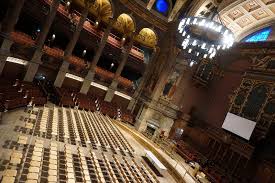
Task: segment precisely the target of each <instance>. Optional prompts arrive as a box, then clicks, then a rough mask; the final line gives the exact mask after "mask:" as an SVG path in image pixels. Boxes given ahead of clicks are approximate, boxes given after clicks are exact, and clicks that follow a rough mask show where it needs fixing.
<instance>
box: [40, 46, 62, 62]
mask: <svg viewBox="0 0 275 183" xmlns="http://www.w3.org/2000/svg"><path fill="white" fill-rule="evenodd" d="M43 51H44V52H45V53H46V54H47V55H49V56H52V57H55V58H58V59H61V58H63V56H64V51H63V50H61V49H59V48H51V47H48V46H45V45H44V47H43Z"/></svg>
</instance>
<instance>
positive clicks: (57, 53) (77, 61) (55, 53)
mask: <svg viewBox="0 0 275 183" xmlns="http://www.w3.org/2000/svg"><path fill="white" fill-rule="evenodd" d="M11 39H12V40H13V41H14V42H15V43H18V44H20V45H24V46H28V47H33V46H35V40H33V39H32V38H31V36H29V35H28V34H25V33H23V32H12V33H11ZM43 51H44V53H45V54H47V55H49V56H51V57H54V58H57V59H62V58H63V56H64V51H63V50H61V49H59V48H51V47H48V46H46V45H44V46H43ZM68 62H69V63H70V64H72V65H74V66H75V67H76V69H75V70H76V71H77V72H78V71H80V70H82V69H85V68H86V63H85V61H84V59H81V58H79V57H77V56H71V57H70V58H69V59H68ZM95 72H96V75H98V76H99V78H100V79H102V80H104V81H106V82H107V83H109V82H111V81H112V80H113V78H114V76H115V74H114V73H112V72H110V71H107V70H104V69H102V68H100V67H96V71H95ZM118 82H119V86H121V87H122V88H123V89H125V90H127V91H128V90H129V91H132V88H133V87H132V86H133V85H132V81H130V80H128V79H126V78H123V77H119V78H118Z"/></svg>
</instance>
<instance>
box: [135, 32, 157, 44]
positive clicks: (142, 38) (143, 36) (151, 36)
mask: <svg viewBox="0 0 275 183" xmlns="http://www.w3.org/2000/svg"><path fill="white" fill-rule="evenodd" d="M136 41H138V42H139V43H141V44H143V45H145V46H148V47H152V48H153V47H155V46H156V44H157V35H156V34H155V32H154V31H153V30H152V29H149V28H143V29H142V30H141V31H140V32H139V34H138V35H137V36H136Z"/></svg>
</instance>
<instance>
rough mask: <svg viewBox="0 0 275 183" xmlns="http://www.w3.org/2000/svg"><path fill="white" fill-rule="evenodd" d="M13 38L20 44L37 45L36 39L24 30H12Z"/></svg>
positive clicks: (11, 35)
mask: <svg viewBox="0 0 275 183" xmlns="http://www.w3.org/2000/svg"><path fill="white" fill-rule="evenodd" d="M10 37H11V39H12V40H13V41H14V42H15V43H18V44H21V45H25V46H29V47H32V46H34V45H35V41H34V40H33V39H32V38H31V36H29V35H28V34H25V33H23V32H12V33H11V34H10Z"/></svg>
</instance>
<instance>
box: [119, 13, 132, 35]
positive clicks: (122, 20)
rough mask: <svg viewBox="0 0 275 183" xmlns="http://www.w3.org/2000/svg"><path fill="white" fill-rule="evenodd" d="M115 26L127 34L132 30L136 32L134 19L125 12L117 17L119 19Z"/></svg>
mask: <svg viewBox="0 0 275 183" xmlns="http://www.w3.org/2000/svg"><path fill="white" fill-rule="evenodd" d="M114 28H115V29H117V30H118V31H120V32H122V33H123V34H125V35H129V34H130V33H131V32H134V31H135V29H136V27H135V23H134V21H133V19H132V18H131V17H130V16H129V15H127V14H125V13H123V14H121V15H120V16H119V17H118V18H117V21H116V23H115V24H114Z"/></svg>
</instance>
